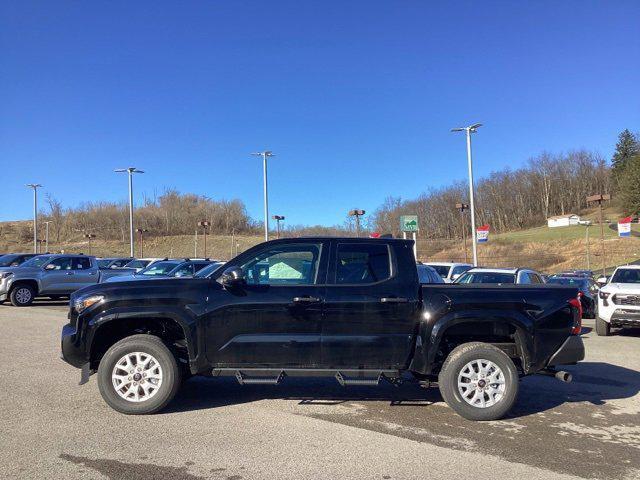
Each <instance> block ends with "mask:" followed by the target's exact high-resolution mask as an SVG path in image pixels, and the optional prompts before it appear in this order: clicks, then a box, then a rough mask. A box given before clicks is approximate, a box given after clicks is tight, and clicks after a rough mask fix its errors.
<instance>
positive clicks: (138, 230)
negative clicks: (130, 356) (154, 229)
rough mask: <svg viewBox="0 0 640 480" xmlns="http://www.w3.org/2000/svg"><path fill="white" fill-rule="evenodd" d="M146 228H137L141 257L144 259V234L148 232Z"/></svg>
mask: <svg viewBox="0 0 640 480" xmlns="http://www.w3.org/2000/svg"><path fill="white" fill-rule="evenodd" d="M148 231H149V230H147V229H146V228H136V232H138V233H139V234H140V256H141V257H144V234H145V233H146V232H148Z"/></svg>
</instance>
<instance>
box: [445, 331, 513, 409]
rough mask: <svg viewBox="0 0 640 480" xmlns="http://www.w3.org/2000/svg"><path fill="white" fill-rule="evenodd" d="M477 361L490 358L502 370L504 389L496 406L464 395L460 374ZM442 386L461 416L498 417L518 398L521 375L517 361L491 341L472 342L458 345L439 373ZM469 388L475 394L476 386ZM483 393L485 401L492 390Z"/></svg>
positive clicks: (447, 397)
mask: <svg viewBox="0 0 640 480" xmlns="http://www.w3.org/2000/svg"><path fill="white" fill-rule="evenodd" d="M474 360H488V361H490V362H492V363H493V364H494V365H496V366H497V367H498V368H500V370H502V377H503V380H504V391H503V392H502V396H501V398H499V399H498V400H497V401H496V402H495V403H494V404H493V405H490V406H486V407H481V406H474V405H472V404H471V403H468V402H467V401H466V400H465V399H464V398H463V395H462V393H461V392H460V390H459V389H458V375H459V374H460V373H461V371H462V370H463V369H464V368H465V366H466V365H467V364H468V363H469V362H472V361H474ZM480 382H482V380H480V381H479V383H480ZM438 386H439V388H440V393H441V395H442V398H444V401H445V402H447V405H449V406H450V407H451V408H452V409H453V410H455V412H456V413H457V414H458V415H460V416H461V417H464V418H466V419H467V420H476V421H486V420H498V419H500V418H502V417H504V416H505V415H506V414H507V413H508V412H509V411H510V410H511V408H512V407H513V405H514V404H515V402H516V399H517V398H518V387H519V378H518V371H517V369H516V366H515V364H514V363H513V361H512V360H511V359H510V358H509V356H508V355H507V354H505V353H504V352H503V351H502V350H500V349H499V348H496V347H494V346H493V345H490V344H488V343H481V342H470V343H465V344H463V345H460V346H458V347H456V348H455V349H454V350H453V351H452V352H451V353H450V354H449V356H448V357H447V358H446V360H445V361H444V364H443V365H442V369H441V370H440V375H439V376H438ZM469 391H470V392H472V393H474V392H475V389H470V390H469ZM479 392H481V395H482V397H481V399H482V400H480V397H479V398H478V401H482V402H485V398H487V399H488V398H490V397H489V396H488V395H489V394H488V393H484V391H482V390H480V391H479ZM485 395H486V396H487V397H485ZM474 396H475V393H474ZM474 398H475V397H474Z"/></svg>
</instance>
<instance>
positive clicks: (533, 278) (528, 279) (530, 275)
mask: <svg viewBox="0 0 640 480" xmlns="http://www.w3.org/2000/svg"><path fill="white" fill-rule="evenodd" d="M455 283H496V284H509V283H515V284H519V285H522V284H536V283H545V281H544V279H543V278H542V275H540V274H539V273H538V272H536V271H534V270H529V269H528V268H472V269H471V270H467V271H466V272H465V273H463V274H462V275H460V277H459V278H458V279H457V280H456V282H455Z"/></svg>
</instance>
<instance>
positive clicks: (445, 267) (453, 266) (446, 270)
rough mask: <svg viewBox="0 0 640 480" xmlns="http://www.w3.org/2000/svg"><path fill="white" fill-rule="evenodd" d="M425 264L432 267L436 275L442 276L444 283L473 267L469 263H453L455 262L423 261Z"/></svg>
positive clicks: (451, 280)
mask: <svg viewBox="0 0 640 480" xmlns="http://www.w3.org/2000/svg"><path fill="white" fill-rule="evenodd" d="M425 265H429V266H430V267H431V268H434V269H435V271H436V272H438V275H440V276H441V277H442V280H444V283H453V281H454V280H455V279H456V278H458V277H459V276H460V275H462V274H463V273H464V272H466V271H467V270H469V269H470V268H473V265H471V264H470V263H455V262H425Z"/></svg>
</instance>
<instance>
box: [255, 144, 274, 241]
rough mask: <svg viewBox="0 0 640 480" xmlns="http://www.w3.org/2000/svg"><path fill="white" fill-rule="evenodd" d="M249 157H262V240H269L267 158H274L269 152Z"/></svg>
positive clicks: (257, 153)
mask: <svg viewBox="0 0 640 480" xmlns="http://www.w3.org/2000/svg"><path fill="white" fill-rule="evenodd" d="M251 155H254V156H256V157H262V173H263V179H262V180H263V187H264V240H265V242H266V241H267V240H269V196H268V194H267V158H269V157H275V154H274V153H272V152H270V151H269V150H265V151H264V152H254V153H252V154H251Z"/></svg>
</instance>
